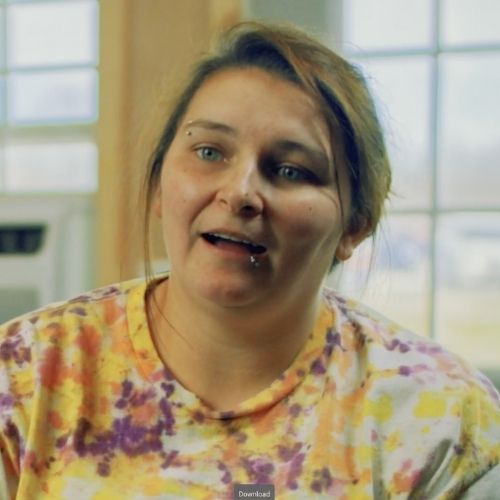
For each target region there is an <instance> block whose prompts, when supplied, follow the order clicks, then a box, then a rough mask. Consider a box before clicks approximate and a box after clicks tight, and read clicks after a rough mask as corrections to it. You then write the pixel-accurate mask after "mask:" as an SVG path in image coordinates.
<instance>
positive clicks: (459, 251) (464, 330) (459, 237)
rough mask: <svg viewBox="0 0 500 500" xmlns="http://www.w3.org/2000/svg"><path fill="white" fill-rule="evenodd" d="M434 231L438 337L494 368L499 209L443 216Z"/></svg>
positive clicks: (499, 348)
mask: <svg viewBox="0 0 500 500" xmlns="http://www.w3.org/2000/svg"><path fill="white" fill-rule="evenodd" d="M438 235H439V238H438V261H437V264H438V268H437V270H438V293H437V300H438V302H437V308H436V311H437V317H436V319H437V332H438V336H439V341H441V342H443V343H445V344H447V345H448V346H449V347H450V348H451V349H453V350H454V351H456V352H457V353H459V354H461V355H463V356H464V357H466V358H467V359H468V360H469V361H471V362H472V363H473V364H475V365H478V366H482V367H492V368H498V366H499V361H500V357H499V354H498V353H499V352H500V336H499V332H500V307H499V305H500V214H498V213H497V214H484V213H483V214H475V215H472V214H471V215H448V216H443V217H442V219H441V220H440V224H439V233H438Z"/></svg>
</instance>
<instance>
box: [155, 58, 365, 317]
mask: <svg viewBox="0 0 500 500" xmlns="http://www.w3.org/2000/svg"><path fill="white" fill-rule="evenodd" d="M334 168H338V169H343V167H342V166H340V165H336V166H334V162H333V152H332V150H331V146H330V142H329V132H328V128H327V125H326V122H325V120H324V118H323V117H322V115H321V113H320V111H319V110H318V108H317V106H316V105H315V104H314V102H313V101H312V99H311V98H310V97H309V96H307V94H305V93H304V92H303V91H302V90H301V89H300V88H299V87H297V86H295V85H294V84H292V83H290V82H287V81H285V80H283V79H281V78H278V77H276V76H274V75H272V74H269V73H267V72H265V71H263V70H260V69H256V68H245V69H227V70H223V71H220V72H218V73H216V74H215V75H213V76H212V77H210V78H209V79H208V80H207V81H206V82H205V83H204V84H203V85H202V86H201V88H200V89H199V90H198V91H197V93H196V94H195V95H194V97H193V99H192V101H191V103H190V105H189V107H188V109H187V112H186V113H185V116H184V118H183V120H182V121H181V123H180V125H179V128H178V131H177V134H176V136H175V138H174V140H173V142H172V144H171V146H170V148H169V150H168V152H167V154H166V155H165V159H164V163H163V167H162V175H161V181H160V186H159V187H160V189H159V191H158V197H157V199H156V201H155V212H156V213H157V215H158V216H159V217H160V218H161V222H162V230H163V236H164V240H165V244H166V249H167V253H168V256H169V260H170V265H171V286H174V285H175V286H177V287H179V286H180V287H182V289H183V290H184V292H185V293H187V294H189V295H190V296H192V297H194V298H197V299H201V300H203V301H208V302H210V303H215V304H218V305H220V306H224V307H241V306H254V305H255V306H258V305H262V304H269V305H270V306H271V307H272V306H273V304H274V305H277V302H276V301H279V300H284V301H286V300H289V301H291V302H290V303H291V304H292V303H293V301H294V300H295V301H298V300H304V298H306V297H309V298H310V297H311V296H315V295H316V293H317V291H318V289H319V287H320V285H321V282H322V280H323V278H324V276H325V275H326V273H327V272H328V269H329V267H330V264H331V262H332V258H333V256H334V255H336V256H337V258H339V259H341V260H344V259H346V258H348V257H349V256H350V253H351V251H352V249H353V248H354V246H355V244H356V241H357V240H356V238H355V237H353V236H351V235H343V223H342V221H341V202H340V199H339V192H340V193H342V204H343V209H344V212H345V213H344V220H347V217H348V214H349V193H348V187H347V181H345V180H344V181H343V180H342V179H344V178H345V172H343V171H339V178H340V179H341V186H340V187H339V188H338V187H337V186H336V183H335V179H336V176H335V172H334ZM252 255H253V256H254V257H255V259H256V260H257V262H258V266H257V267H256V266H254V265H252V263H251V256H252Z"/></svg>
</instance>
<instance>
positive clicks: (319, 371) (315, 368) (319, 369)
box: [311, 359, 326, 375]
mask: <svg viewBox="0 0 500 500" xmlns="http://www.w3.org/2000/svg"><path fill="white" fill-rule="evenodd" d="M311 372H312V373H313V374H314V375H323V374H324V373H326V368H325V367H324V366H323V363H322V362H321V360H320V359H316V360H314V362H313V363H312V365H311Z"/></svg>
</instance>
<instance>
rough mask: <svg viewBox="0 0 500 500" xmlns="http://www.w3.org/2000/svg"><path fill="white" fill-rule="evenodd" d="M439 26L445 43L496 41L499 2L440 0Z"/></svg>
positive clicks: (499, 38)
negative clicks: (441, 0)
mask: <svg viewBox="0 0 500 500" xmlns="http://www.w3.org/2000/svg"><path fill="white" fill-rule="evenodd" d="M441 29H442V37H441V38H442V41H443V43H444V44H448V45H457V44H458V45H460V44H466V43H473V44H475V43H488V42H500V2H499V1H498V0H444V1H443V4H442V11H441Z"/></svg>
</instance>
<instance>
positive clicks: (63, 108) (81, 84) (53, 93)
mask: <svg viewBox="0 0 500 500" xmlns="http://www.w3.org/2000/svg"><path fill="white" fill-rule="evenodd" d="M96 82H97V74H96V72H95V71H94V70H73V71H53V72H43V73H42V72H40V73H21V74H13V75H11V76H9V77H8V92H9V96H8V98H9V108H8V120H9V122H10V123H11V124H14V125H15V124H30V123H51V122H56V123H57V122H89V121H94V120H95V119H96V108H97V102H96V101H97V98H96V93H97V83H96Z"/></svg>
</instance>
